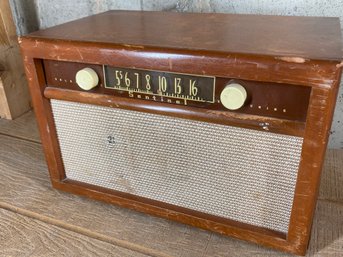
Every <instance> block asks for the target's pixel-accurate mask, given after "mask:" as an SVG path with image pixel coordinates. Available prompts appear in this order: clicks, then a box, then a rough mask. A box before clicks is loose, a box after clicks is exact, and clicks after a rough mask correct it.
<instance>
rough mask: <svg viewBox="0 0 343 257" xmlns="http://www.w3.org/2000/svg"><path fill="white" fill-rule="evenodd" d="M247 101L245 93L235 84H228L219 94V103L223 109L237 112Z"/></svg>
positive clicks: (241, 87)
mask: <svg viewBox="0 0 343 257" xmlns="http://www.w3.org/2000/svg"><path fill="white" fill-rule="evenodd" d="M246 99H247V91H246V90H245V88H244V87H243V86H242V85H240V84H237V83H231V84H228V85H227V86H226V87H225V88H224V89H223V91H222V92H221V94H220V101H221V103H222V105H224V107H225V108H227V109H229V110H237V109H239V108H241V107H242V106H243V104H244V102H245V100H246Z"/></svg>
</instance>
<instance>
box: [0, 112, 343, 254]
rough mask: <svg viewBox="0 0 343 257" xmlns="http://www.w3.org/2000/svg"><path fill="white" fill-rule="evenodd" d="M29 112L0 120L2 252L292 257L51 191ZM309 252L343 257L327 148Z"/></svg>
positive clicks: (341, 153) (341, 209) (336, 162)
mask: <svg viewBox="0 0 343 257" xmlns="http://www.w3.org/2000/svg"><path fill="white" fill-rule="evenodd" d="M39 142H40V140H39V136H38V132H37V128H36V123H35V119H34V116H33V113H32V112H29V113H27V114H25V115H24V116H22V117H21V118H19V119H18V120H15V121H6V120H0V178H1V179H0V256H180V257H188V256H190V257H192V256H197V257H205V256H206V257H207V256H208V257H209V256H223V257H224V256H240V257H241V256H291V255H288V254H285V253H280V252H277V251H274V250H270V249H266V248H263V247H260V246H256V245H254V244H250V243H246V242H242V241H239V240H235V239H231V238H229V237H224V236H220V235H218V234H215V233H211V232H207V231H204V230H201V229H197V228H193V227H190V226H187V225H183V224H179V223H175V222H172V221H168V220H164V219H160V218H156V217H152V216H149V215H145V214H142V213H138V212H135V211H131V210H127V209H123V208H119V207H117V206H114V205H108V204H105V203H102V202H97V201H94V200H90V199H86V198H83V197H80V196H75V195H72V194H68V193H64V192H60V191H57V190H54V189H52V188H51V186H50V181H49V177H48V172H47V167H46V164H45V160H44V156H43V153H42V148H41V145H40V143H39ZM324 169H325V170H324V173H323V177H322V183H321V188H320V198H319V201H318V205H317V211H316V215H315V220H314V225H313V230H312V238H311V242H310V247H309V251H308V254H307V256H323V257H324V256H325V257H326V256H343V150H329V151H328V153H327V157H326V162H325V168H324Z"/></svg>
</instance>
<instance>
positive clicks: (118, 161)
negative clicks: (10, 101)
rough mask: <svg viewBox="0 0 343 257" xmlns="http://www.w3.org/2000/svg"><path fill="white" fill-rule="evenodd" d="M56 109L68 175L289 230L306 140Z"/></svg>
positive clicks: (87, 108)
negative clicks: (303, 145) (299, 166)
mask: <svg viewBox="0 0 343 257" xmlns="http://www.w3.org/2000/svg"><path fill="white" fill-rule="evenodd" d="M51 104H52V108H53V115H54V118H55V123H56V129H57V134H58V138H59V143H60V147H61V152H62V158H63V162H64V167H65V172H66V176H67V178H70V179H73V180H77V181H81V182H86V183H89V184H93V185H98V186H101V187H105V188H110V189H115V190H118V191H122V192H127V193H131V194H134V195H139V196H142V197H146V198H150V199H154V200H158V201H163V202H166V203H170V204H174V205H178V206H181V207H186V208H189V209H193V210H197V211H201V212H204V213H209V214H213V215H216V216H220V217H224V218H229V219H233V220H237V221H240V222H244V223H248V224H252V225H256V226H260V227H265V228H269V229H272V230H276V231H280V232H284V233H287V230H288V223H289V217H290V211H291V207H292V202H293V196H294V188H295V182H296V177H297V170H298V164H299V160H300V153H301V147H302V141H303V140H302V138H300V137H294V136H287V135H279V134H273V133H267V132H262V131H256V130H250V129H244V128H236V127H231V126H224V125H217V124H211V123H206V122H199V121H191V120H186V119H180V118H174V117H167V116H162V115H156V114H148V113H142V112H134V111H127V110H122V109H116V108H108V107H100V106H94V105H88V104H80V103H72V102H66V101H61V100H51Z"/></svg>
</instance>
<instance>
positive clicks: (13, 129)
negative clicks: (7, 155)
mask: <svg viewBox="0 0 343 257" xmlns="http://www.w3.org/2000/svg"><path fill="white" fill-rule="evenodd" d="M0 134H3V135H10V136H13V137H17V138H22V139H25V140H28V141H33V142H37V143H40V137H39V132H38V127H37V122H36V119H35V117H34V113H33V111H29V112H27V113H25V114H24V115H22V116H21V117H20V118H19V119H15V120H6V119H0Z"/></svg>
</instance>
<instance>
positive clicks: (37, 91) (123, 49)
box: [20, 12, 342, 254]
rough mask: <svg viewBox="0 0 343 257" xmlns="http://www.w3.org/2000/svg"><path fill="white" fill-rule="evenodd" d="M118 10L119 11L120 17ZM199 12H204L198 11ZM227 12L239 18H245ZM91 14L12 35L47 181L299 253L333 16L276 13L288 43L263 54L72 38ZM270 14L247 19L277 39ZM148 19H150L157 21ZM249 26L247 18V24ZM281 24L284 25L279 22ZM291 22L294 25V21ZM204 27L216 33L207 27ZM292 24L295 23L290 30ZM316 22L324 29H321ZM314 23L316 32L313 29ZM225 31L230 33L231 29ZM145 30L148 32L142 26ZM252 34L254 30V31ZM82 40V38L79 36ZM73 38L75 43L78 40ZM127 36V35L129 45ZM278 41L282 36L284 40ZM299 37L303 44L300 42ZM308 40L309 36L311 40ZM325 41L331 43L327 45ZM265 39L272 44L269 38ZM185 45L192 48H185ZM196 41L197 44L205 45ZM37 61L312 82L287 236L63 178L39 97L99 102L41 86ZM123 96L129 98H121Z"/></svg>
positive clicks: (312, 187) (327, 106)
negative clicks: (18, 51)
mask: <svg viewBox="0 0 343 257" xmlns="http://www.w3.org/2000/svg"><path fill="white" fill-rule="evenodd" d="M123 13H124V14H126V15H122V14H123ZM108 15H110V16H111V15H112V18H113V19H116V18H117V19H118V20H119V21H121V19H127V20H126V21H127V23H128V25H130V24H131V23H130V22H131V20H130V17H131V18H132V17H134V16H135V15H137V13H136V12H133V14H132V13H131V12H127V13H125V12H110V13H107V14H106V15H99V17H105V18H104V20H106V19H107V18H108ZM118 15H119V16H118ZM132 15H133V16H132ZM139 15H143V16H140V17H146V19H147V20H149V19H150V18H148V16H149V15H151V13H140V14H139ZM144 15H145V16H144ZM154 15H155V14H154ZM178 15H180V14H178ZM166 16H168V18H167V20H168V19H174V18H175V17H179V16H174V14H170V15H169V14H167V13H166V14H163V17H166ZM125 17H126V18H125ZM173 17H174V18H173ZM192 17H193V16H188V15H185V16H184V19H185V20H187V19H189V21H190V23H191V24H192V22H191V20H192V19H193V18H192ZM204 17H210V16H206V15H205V16H204ZM211 17H213V16H211ZM218 17H221V18H218V19H222V21H223V22H224V21H225V20H226V19H231V18H232V17H231V16H225V15H220V16H218ZM235 17H237V19H238V20H240V19H243V18H244V17H245V16H244V17H243V16H235ZM93 19H94V17H93V18H88V19H84V20H81V21H77V22H75V23H70V24H67V25H65V27H63V26H62V27H57V28H53V29H50V30H46V31H43V32H37V33H35V34H33V35H31V36H28V37H24V38H21V39H20V44H21V47H22V50H23V54H24V59H25V66H26V74H27V76H28V78H29V81H30V89H31V93H32V96H33V102H34V107H35V111H36V114H37V117H38V124H39V128H40V133H41V137H42V143H43V147H44V152H45V156H46V159H47V163H48V167H49V171H50V176H51V180H52V184H53V186H54V187H55V188H58V189H61V190H65V191H69V192H73V193H77V194H81V195H86V196H89V197H92V198H94V199H99V200H103V201H106V202H111V203H116V204H119V205H122V206H126V207H130V208H134V209H136V210H140V211H144V212H148V213H151V214H154V215H158V216H162V217H168V218H170V219H174V220H177V221H181V222H184V223H187V224H191V225H194V226H198V227H201V228H206V229H210V230H213V231H216V232H220V233H223V234H227V235H231V236H233V237H236V238H240V239H244V240H248V241H252V242H256V243H260V244H262V245H265V246H270V247H274V248H277V249H280V250H284V251H288V252H292V253H296V254H305V251H306V248H307V243H308V240H309V235H310V232H311V224H312V218H313V213H314V209H315V206H316V198H317V193H318V185H319V181H320V173H321V166H322V162H323V157H324V153H325V149H326V144H327V138H328V134H329V126H330V124H331V119H332V113H333V110H334V105H335V98H336V94H337V88H338V84H339V80H340V74H341V68H342V67H341V65H339V62H340V60H341V57H342V56H341V51H340V48H338V47H337V42H339V41H340V39H339V35H337V33H338V32H337V31H339V28H338V26H336V25H337V24H338V23H337V20H335V22H333V21H334V20H330V19H329V20H325V19H318V21H315V20H316V19H315V18H311V19H310V20H306V19H305V20H306V21H310V22H309V23H307V22H304V24H305V25H304V24H303V23H299V24H298V22H299V21H305V20H298V18H294V17H283V18H280V21H279V25H283V26H278V28H279V29H280V30H282V31H281V33H285V34H287V38H289V42H290V44H286V45H282V44H281V43H279V44H276V45H274V46H275V47H276V48H275V49H276V50H273V51H272V52H271V51H268V50H266V49H264V48H263V47H262V48H261V49H262V50H264V51H263V52H259V51H257V52H250V51H249V49H250V48H249V47H248V48H245V46H242V47H241V48H240V46H239V45H238V44H237V45H236V44H233V45H231V46H229V48H225V47H224V46H223V47H222V48H218V49H220V51H219V50H218V51H216V49H212V47H211V45H210V46H208V45H206V44H204V45H200V46H199V45H192V44H191V45H189V44H188V42H184V41H181V42H178V41H175V44H176V42H177V43H178V44H180V45H178V47H171V46H168V45H165V43H164V42H163V41H161V42H160V43H161V45H160V46H159V44H158V43H159V42H158V41H156V44H154V45H151V44H149V43H146V42H145V41H144V40H143V41H142V42H141V44H139V45H130V44H123V43H122V42H119V41H115V40H113V41H111V43H109V42H107V41H106V40H99V41H97V40H92V36H91V35H93V34H96V33H90V34H89V37H87V34H82V38H78V37H77V36H76V37H73V35H78V34H77V33H76V32H75V29H76V28H77V30H79V31H83V29H85V28H94V29H96V28H95V27H93V25H90V24H95V23H91V22H90V21H93ZM249 19H250V18H249ZM275 19H276V20H278V18H277V17H267V16H266V17H263V18H262V20H263V21H264V22H262V23H261V19H260V18H256V17H255V19H254V20H256V22H257V24H264V25H265V26H266V27H265V28H264V30H266V31H267V32H268V33H269V34H268V33H264V34H263V38H268V40H269V39H270V40H271V41H272V42H274V41H273V39H274V38H277V37H276V36H275V34H273V32H275V29H274V28H275V23H277V22H276V20H275ZM143 20H144V19H143ZM185 20H183V21H185ZM80 22H81V24H85V25H84V28H80ZM113 22H114V21H113ZM317 22H318V23H317ZM114 23H115V22H114ZM155 23H156V24H158V22H157V21H156V22H155ZM96 24H99V23H96ZM111 24H112V23H111ZM148 24H150V23H148ZM173 24H177V21H176V20H175V21H174V22H173ZM251 24H254V22H252V23H251ZM286 24H287V25H292V26H286ZM294 24H298V25H296V26H295V25H294ZM335 24H336V25H335ZM75 25H77V26H75ZM212 25H216V23H213V24H212ZM143 26H144V22H143ZM129 27H130V26H128V28H129ZM61 28H63V29H61ZM108 28H109V27H108ZM212 28H213V29H214V31H216V29H215V26H214V27H212ZM288 28H292V30H288ZM293 28H296V29H294V30H293ZM324 28H325V30H323V29H324ZM68 29H69V31H68ZM117 29H118V28H117ZM149 29H150V30H154V31H156V28H155V29H152V28H150V27H143V28H141V27H140V30H141V31H147V30H149ZM227 29H229V28H227ZM317 29H319V30H318V31H317ZM59 31H60V32H62V31H63V34H62V33H59ZM157 31H158V30H157ZM161 31H162V28H161ZM194 31H195V32H194V38H197V37H199V36H204V35H203V34H202V33H199V31H197V30H196V28H194ZM308 31H311V33H305V32H308ZM97 32H98V31H97ZM110 32H111V33H113V32H114V31H113V29H112V28H111V30H110V31H109V33H108V34H110ZM216 32H220V31H216ZM232 32H234V30H233V31H232ZM300 32H303V33H300ZM314 32H315V33H314ZM317 32H318V33H319V34H321V33H324V34H326V33H328V37H327V38H326V39H325V40H324V41H321V40H320V39H319V38H316V39H317V40H316V42H312V40H313V39H314V38H315V35H318V33H317ZM146 33H147V34H149V33H148V32H146ZM257 33H259V32H258V31H257ZM312 33H313V34H312ZM129 35H130V33H129ZM218 35H219V34H218ZM254 35H255V37H256V38H262V37H258V36H257V34H254ZM276 35H278V34H276ZM180 37H181V35H180ZM207 37H208V35H207ZM87 38H90V39H89V40H87ZM108 38H109V40H112V39H111V37H110V36H109V37H108ZM116 38H118V37H116ZM143 38H144V37H143ZM224 38H225V37H224ZM281 38H282V37H281ZM81 39H82V41H83V42H81V41H80V40H81ZM124 39H125V36H124ZM202 39H203V41H206V40H207V39H208V38H206V37H204V38H202ZM133 41H134V40H133ZM133 41H130V40H128V42H129V43H131V44H132V42H133ZM285 41H287V40H286V39H285ZM249 42H250V41H249ZM277 42H281V41H280V38H278V40H277ZM282 42H283V41H282ZM292 42H293V43H292ZM294 42H297V43H298V45H299V47H297V46H296V45H295V44H294ZM305 42H306V43H308V44H305ZM310 42H312V44H311V43H310ZM320 42H322V43H323V44H325V45H326V50H327V52H325V53H322V52H321V51H317V52H316V51H313V49H312V47H313V46H314V45H316V46H317V45H318V43H320ZM328 42H332V44H331V43H328ZM172 43H173V42H172ZM273 44H275V42H274V43H273ZM273 44H272V45H273ZM190 46H194V47H193V48H190ZM202 47H205V49H203V48H202ZM277 47H279V48H277ZM257 49H258V48H257ZM304 49H306V50H304ZM316 49H317V48H316ZM300 50H303V51H300ZM38 59H51V60H60V61H61V60H63V61H73V62H81V63H92V64H105V65H115V66H119V67H128V68H134V67H136V68H144V69H152V70H154V69H157V70H165V71H172V72H186V73H191V74H211V75H214V76H222V77H230V78H236V79H243V80H254V81H264V82H276V83H286V84H295V85H302V86H310V87H311V88H312V93H311V98H310V103H309V105H310V106H309V110H308V114H307V119H306V126H305V130H304V145H303V151H302V158H301V160H302V161H301V163H300V169H299V174H298V179H297V184H296V191H295V198H294V203H293V208H292V214H291V223H290V227H289V231H288V234H287V238H286V239H285V238H283V237H282V236H278V235H271V234H268V233H266V232H265V231H260V230H258V229H252V228H246V227H245V226H242V225H240V224H232V223H231V224H228V223H225V222H223V221H221V220H220V219H217V220H216V221H213V220H208V219H206V218H205V219H204V218H202V217H199V215H197V214H196V213H191V214H189V213H185V212H184V211H182V210H177V211H176V210H172V209H170V208H168V207H167V206H159V205H155V204H154V203H153V204H151V203H149V204H147V203H144V202H141V201H139V199H128V198H123V195H120V194H116V193H115V192H109V191H107V190H100V189H98V188H95V187H88V186H87V187H85V186H84V185H81V184H80V183H73V182H70V181H67V180H64V179H65V174H64V170H63V164H62V159H61V156H60V150H59V146H58V142H57V138H56V131H55V128H54V124H53V118H52V113H51V107H50V104H49V100H48V99H47V98H46V96H49V97H60V98H61V99H62V98H63V97H65V98H66V99H67V100H76V99H77V101H82V102H92V103H97V104H99V103H100V104H101V102H102V100H99V98H98V97H97V96H96V95H94V94H90V93H78V92H77V93H75V92H70V91H68V92H67V91H66V92H61V90H57V89H46V81H45V79H44V71H43V67H42V62H41V61H40V60H38ZM44 93H45V96H44ZM70 95H71V96H70ZM104 98H105V96H104ZM108 99H111V98H107V99H106V100H108ZM113 99H114V98H113ZM115 99H116V100H115V101H114V102H113V103H111V104H113V107H114V108H118V107H123V106H126V108H128V106H129V108H132V107H130V105H129V104H123V101H122V102H120V101H121V100H120V99H119V98H115ZM117 101H118V102H119V105H118V106H116V103H117ZM127 102H130V101H129V100H127ZM132 103H134V104H139V102H138V101H132ZM294 104H297V103H294ZM131 106H133V105H131ZM152 106H154V105H152ZM152 109H153V108H152ZM156 109H158V108H156ZM187 110H188V109H187ZM159 111H163V110H159ZM172 112H174V113H175V116H178V117H184V118H189V117H190V116H187V114H186V113H183V112H181V111H180V109H178V108H176V107H175V108H173V110H172ZM209 116H210V115H209ZM230 118H231V117H228V118H227V119H230ZM235 118H237V119H238V120H241V121H242V120H244V119H245V117H244V116H241V117H238V116H237V117H235ZM260 118H261V119H262V120H264V121H265V122H267V121H268V118H266V117H260ZM257 119H258V118H257ZM280 127H281V126H280Z"/></svg>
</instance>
